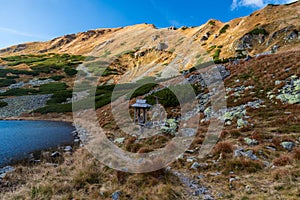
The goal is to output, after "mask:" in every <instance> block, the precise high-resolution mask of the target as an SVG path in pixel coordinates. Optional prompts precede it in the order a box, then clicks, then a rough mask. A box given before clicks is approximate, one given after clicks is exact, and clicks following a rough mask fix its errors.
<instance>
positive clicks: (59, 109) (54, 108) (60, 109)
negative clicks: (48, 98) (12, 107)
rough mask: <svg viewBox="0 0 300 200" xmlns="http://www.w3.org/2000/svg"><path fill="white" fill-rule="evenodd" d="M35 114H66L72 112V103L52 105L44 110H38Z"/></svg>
mask: <svg viewBox="0 0 300 200" xmlns="http://www.w3.org/2000/svg"><path fill="white" fill-rule="evenodd" d="M33 112H35V113H41V114H47V113H66V112H72V103H68V104H51V105H48V106H45V107H43V108H39V109H36V110H35V111H33Z"/></svg>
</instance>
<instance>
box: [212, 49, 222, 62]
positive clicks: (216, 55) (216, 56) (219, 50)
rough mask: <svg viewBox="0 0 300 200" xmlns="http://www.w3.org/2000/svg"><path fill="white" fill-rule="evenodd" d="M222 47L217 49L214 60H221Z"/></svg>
mask: <svg viewBox="0 0 300 200" xmlns="http://www.w3.org/2000/svg"><path fill="white" fill-rule="evenodd" d="M220 53H221V49H217V50H216V51H215V53H214V55H213V59H214V60H219V57H220Z"/></svg>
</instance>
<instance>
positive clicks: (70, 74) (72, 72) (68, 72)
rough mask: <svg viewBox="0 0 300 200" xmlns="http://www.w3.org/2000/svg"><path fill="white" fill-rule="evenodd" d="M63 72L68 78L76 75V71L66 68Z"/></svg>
mask: <svg viewBox="0 0 300 200" xmlns="http://www.w3.org/2000/svg"><path fill="white" fill-rule="evenodd" d="M64 72H65V73H66V74H67V75H68V76H74V75H76V74H77V70H76V69H73V68H71V67H66V68H65V69H64Z"/></svg>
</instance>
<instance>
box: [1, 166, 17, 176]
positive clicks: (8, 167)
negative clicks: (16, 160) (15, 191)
mask: <svg viewBox="0 0 300 200" xmlns="http://www.w3.org/2000/svg"><path fill="white" fill-rule="evenodd" d="M14 170H15V168H13V167H12V166H6V167H3V168H0V179H3V178H4V177H5V176H6V174H7V173H9V172H12V171H14Z"/></svg>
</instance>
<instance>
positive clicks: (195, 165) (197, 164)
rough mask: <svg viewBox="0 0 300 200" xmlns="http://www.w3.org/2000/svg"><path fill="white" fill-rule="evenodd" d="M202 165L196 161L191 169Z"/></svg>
mask: <svg viewBox="0 0 300 200" xmlns="http://www.w3.org/2000/svg"><path fill="white" fill-rule="evenodd" d="M200 166H201V165H200V164H199V163H198V162H194V163H193V165H192V166H191V169H195V170H196V169H198V168H199V167H200Z"/></svg>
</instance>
